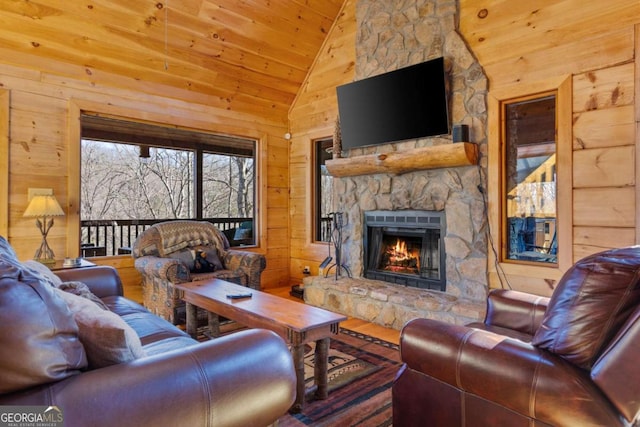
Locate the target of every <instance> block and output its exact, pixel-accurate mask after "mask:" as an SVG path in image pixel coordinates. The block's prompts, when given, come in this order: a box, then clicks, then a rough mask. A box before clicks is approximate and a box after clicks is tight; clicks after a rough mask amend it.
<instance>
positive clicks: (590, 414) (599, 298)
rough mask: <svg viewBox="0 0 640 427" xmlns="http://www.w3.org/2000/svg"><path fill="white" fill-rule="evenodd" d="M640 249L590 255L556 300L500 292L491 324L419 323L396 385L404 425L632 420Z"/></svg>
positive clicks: (406, 338)
mask: <svg viewBox="0 0 640 427" xmlns="http://www.w3.org/2000/svg"><path fill="white" fill-rule="evenodd" d="M639 283H640V248H639V247H633V248H623V249H616V250H611V251H606V252H602V253H600V254H596V255H593V256H590V257H587V258H585V259H583V260H581V261H579V262H578V263H576V265H574V266H573V267H572V268H571V269H570V270H569V271H568V272H567V273H566V274H565V275H564V276H563V278H562V279H561V280H560V282H559V284H558V287H557V288H556V290H555V291H554V293H553V295H552V296H551V298H545V297H540V296H535V295H531V294H526V293H522V292H517V291H511V290H493V291H492V292H490V294H489V297H488V301H487V314H486V318H485V320H484V322H483V323H473V324H469V325H465V326H462V325H453V324H446V323H442V322H438V321H435V320H429V319H415V320H412V321H410V322H408V323H407V324H406V325H405V327H404V328H403V330H402V333H401V339H400V347H401V355H402V360H403V362H404V365H403V367H402V368H401V370H400V372H399V373H398V375H397V378H396V380H395V383H394V385H393V389H392V395H393V425H394V426H396V427H398V426H413V425H415V426H424V425H428V426H435V427H438V426H443V427H444V426H446V427H452V426H487V427H488V426H510V427H511V426H523V427H524V426H527V427H531V426H571V427H573V426H608V427H612V426H633V425H637V424H636V423H637V422H638V418H639V416H640V399H639V397H640V369H639V368H638V364H637V360H638V357H639V356H640V321H639V319H640V284H639Z"/></svg>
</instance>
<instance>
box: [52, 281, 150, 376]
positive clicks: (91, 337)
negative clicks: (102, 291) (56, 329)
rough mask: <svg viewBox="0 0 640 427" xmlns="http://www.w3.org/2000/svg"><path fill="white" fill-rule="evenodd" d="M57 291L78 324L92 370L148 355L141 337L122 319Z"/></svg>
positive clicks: (83, 299)
mask: <svg viewBox="0 0 640 427" xmlns="http://www.w3.org/2000/svg"><path fill="white" fill-rule="evenodd" d="M55 290H56V292H58V294H59V295H60V296H61V297H62V299H63V300H64V301H65V302H66V303H67V305H68V307H69V309H70V310H71V312H72V313H73V317H74V319H75V321H76V322H77V324H78V328H79V336H80V341H81V342H82V344H83V345H84V348H85V351H86V352H87V359H88V360H89V367H90V368H92V369H96V368H102V367H105V366H109V365H115V364H118V363H126V362H130V361H132V360H135V359H137V358H140V357H143V356H144V355H145V353H144V351H143V350H142V344H141V343H140V339H139V338H138V335H137V334H136V333H135V331H134V330H133V329H131V327H130V326H129V325H127V323H126V322H125V321H124V320H122V318H120V316H118V315H117V314H115V313H113V312H111V311H110V310H104V309H103V308H101V307H100V306H98V305H97V304H96V303H94V302H92V301H90V300H88V299H86V298H83V297H80V296H78V295H74V294H71V293H68V292H65V291H62V290H60V289H55Z"/></svg>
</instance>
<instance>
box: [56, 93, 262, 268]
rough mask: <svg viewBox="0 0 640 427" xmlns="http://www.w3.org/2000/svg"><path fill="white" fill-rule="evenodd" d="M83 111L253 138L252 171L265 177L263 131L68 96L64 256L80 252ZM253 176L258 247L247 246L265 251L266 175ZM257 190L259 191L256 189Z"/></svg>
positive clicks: (253, 249)
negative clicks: (254, 157) (256, 201)
mask: <svg viewBox="0 0 640 427" xmlns="http://www.w3.org/2000/svg"><path fill="white" fill-rule="evenodd" d="M83 112H89V113H95V114H100V115H108V116H111V117H114V118H119V119H123V120H124V119H126V120H132V121H140V122H145V123H161V124H169V125H174V126H178V127H184V128H191V129H201V130H203V131H211V132H216V131H217V132H221V133H224V134H228V135H236V134H238V135H240V136H242V137H246V138H252V139H255V140H256V150H257V152H256V162H257V163H258V164H257V165H256V170H257V171H259V174H260V175H262V176H266V170H267V150H265V149H264V147H265V146H266V145H268V140H267V137H266V134H264V133H260V132H258V131H251V130H249V129H243V132H239V131H238V129H236V128H235V127H231V126H226V125H219V124H217V123H215V122H203V121H199V120H194V119H192V118H190V117H183V116H175V115H171V114H170V113H169V112H168V110H167V112H151V111H147V110H145V109H131V108H127V107H123V106H119V105H113V104H104V103H100V102H94V101H88V100H84V99H77V98H72V99H70V100H69V109H68V133H67V135H68V140H67V143H68V147H69V162H68V171H69V180H68V195H67V198H68V206H67V212H68V217H67V254H68V255H67V256H70V257H74V256H79V251H80V168H79V166H78V165H80V137H81V128H80V116H81V114H82V113H83ZM256 178H257V180H258V181H257V182H256V186H255V188H256V190H257V191H260V192H262V193H261V194H256V196H255V197H256V200H260V202H258V203H257V204H256V223H257V226H256V228H258V229H259V231H258V233H259V234H258V235H259V236H260V237H259V246H260V247H258V248H254V247H251V248H247V250H250V251H252V252H261V253H265V252H266V251H267V238H266V235H267V227H268V224H267V216H266V212H267V209H266V206H267V200H266V199H267V198H266V194H267V185H268V183H267V180H266V178H259V177H256ZM258 189H259V190H258Z"/></svg>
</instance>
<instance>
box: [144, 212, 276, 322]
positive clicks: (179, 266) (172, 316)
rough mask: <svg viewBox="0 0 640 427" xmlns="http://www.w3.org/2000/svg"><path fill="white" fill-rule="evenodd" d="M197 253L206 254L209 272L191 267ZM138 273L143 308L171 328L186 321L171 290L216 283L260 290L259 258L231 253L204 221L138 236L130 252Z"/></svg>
mask: <svg viewBox="0 0 640 427" xmlns="http://www.w3.org/2000/svg"><path fill="white" fill-rule="evenodd" d="M197 251H202V252H203V253H205V254H206V258H207V260H208V261H209V262H210V263H211V264H212V265H214V266H215V269H213V271H208V272H198V271H196V270H195V269H194V268H193V265H194V261H195V257H196V253H197ZM132 256H133V258H135V267H136V269H137V270H138V271H139V272H140V273H141V274H142V297H143V301H144V305H145V307H147V308H148V309H149V310H150V311H151V312H153V313H154V314H157V315H159V316H161V317H163V318H165V319H167V320H168V321H170V322H171V323H173V324H176V325H178V324H182V323H184V321H185V304H184V301H182V300H181V299H180V295H179V293H178V291H177V290H176V289H175V287H174V285H175V284H177V283H185V282H191V281H195V280H207V279H210V278H218V279H223V280H227V281H230V282H234V283H237V284H240V285H244V286H247V287H249V288H252V289H260V276H261V274H262V271H263V270H264V269H265V267H266V259H265V257H264V255H262V254H259V253H255V252H249V251H240V250H235V249H230V247H229V242H228V241H227V238H226V237H225V236H224V234H223V233H222V232H221V231H220V230H218V228H216V226H214V225H213V224H211V223H209V222H205V221H190V220H176V221H166V222H161V223H158V224H155V225H153V226H151V227H149V228H148V229H147V230H145V231H144V232H142V233H141V234H140V235H139V236H138V238H137V239H136V241H135V243H134V244H133V248H132Z"/></svg>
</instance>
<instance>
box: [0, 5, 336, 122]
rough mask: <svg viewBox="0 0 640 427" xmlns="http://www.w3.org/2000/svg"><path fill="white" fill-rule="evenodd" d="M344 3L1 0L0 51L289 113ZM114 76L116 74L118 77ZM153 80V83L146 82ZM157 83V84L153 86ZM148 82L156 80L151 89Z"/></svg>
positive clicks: (231, 104) (177, 93) (128, 82)
mask: <svg viewBox="0 0 640 427" xmlns="http://www.w3.org/2000/svg"><path fill="white" fill-rule="evenodd" d="M342 3H343V0H2V1H0V28H1V31H0V55H2V56H3V57H4V61H7V62H10V63H15V64H17V65H20V66H24V65H27V66H31V67H33V68H37V67H38V66H41V65H42V64H43V63H42V62H38V61H25V57H30V56H32V55H36V56H37V58H38V59H39V60H40V61H41V60H42V59H49V60H55V61H56V62H55V64H61V63H62V64H73V65H74V66H75V71H73V72H71V70H74V68H67V67H63V66H60V65H57V66H56V67H53V68H48V69H46V70H47V72H49V73H57V74H63V75H64V74H75V75H72V76H71V77H74V78H81V79H84V80H91V79H98V78H99V77H98V76H102V77H101V78H102V79H109V84H113V85H120V86H129V87H135V86H133V84H134V83H137V90H141V91H145V90H148V91H150V92H153V91H154V90H155V91H156V93H157V85H158V84H160V85H162V87H164V88H166V93H165V95H166V96H170V97H175V98H179V99H188V100H190V101H192V102H193V101H194V100H195V102H203V103H207V104H208V105H213V106H217V107H222V108H226V109H229V110H235V111H240V112H242V111H246V112H251V113H256V114H264V113H267V112H270V113H271V114H273V113H274V112H275V111H285V112H286V111H287V110H288V108H289V106H290V105H291V103H292V101H293V100H294V98H295V96H296V93H297V92H298V89H299V87H300V85H301V84H302V82H303V81H304V79H305V77H306V75H307V72H308V70H309V68H310V67H311V65H312V63H313V61H314V59H315V57H316V55H317V53H318V51H319V49H320V48H321V46H322V43H323V41H324V39H325V37H326V35H327V34H328V32H329V30H330V28H331V26H332V25H333V22H334V20H335V19H336V17H337V15H338V13H339V12H340V9H341V6H342ZM114 76H115V77H114ZM145 83H146V85H145ZM149 84H151V85H149ZM147 86H153V89H152V88H149V87H147Z"/></svg>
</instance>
